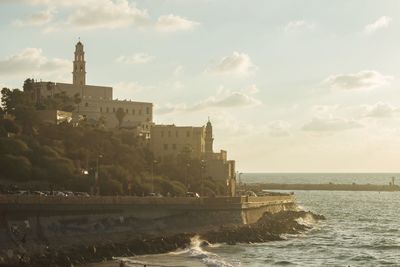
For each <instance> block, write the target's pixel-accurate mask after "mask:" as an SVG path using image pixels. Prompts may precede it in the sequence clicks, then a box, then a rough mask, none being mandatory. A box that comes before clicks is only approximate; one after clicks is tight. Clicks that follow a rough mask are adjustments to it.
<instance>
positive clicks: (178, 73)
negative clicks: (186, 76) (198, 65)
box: [172, 65, 185, 77]
mask: <svg viewBox="0 0 400 267" xmlns="http://www.w3.org/2000/svg"><path fill="white" fill-rule="evenodd" d="M184 71H185V68H184V67H183V66H182V65H177V66H175V67H174V70H173V71H172V75H174V76H175V77H179V76H181V75H182V74H183V73H184Z"/></svg>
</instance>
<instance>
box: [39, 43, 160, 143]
mask: <svg viewBox="0 0 400 267" xmlns="http://www.w3.org/2000/svg"><path fill="white" fill-rule="evenodd" d="M60 93H65V94H66V95H67V96H69V97H72V98H74V99H79V100H80V101H79V103H78V104H77V105H76V108H75V111H74V115H80V116H82V117H84V118H86V119H87V120H88V121H98V120H99V119H100V118H101V117H103V119H104V121H105V127H106V128H114V127H117V126H119V121H118V119H117V117H116V111H117V110H118V109H119V108H121V109H122V110H123V111H124V112H125V116H124V118H123V121H122V124H121V127H123V128H130V129H136V130H138V131H139V133H141V134H145V135H146V136H149V134H150V128H151V125H152V124H153V104H152V103H146V102H136V101H130V100H114V99H113V88H112V87H109V86H97V85H87V84H86V61H85V51H84V47H83V44H82V43H81V42H80V41H79V42H78V43H77V44H76V45H75V53H74V61H73V70H72V84H69V83H55V82H36V83H35V99H36V101H38V102H40V101H41V100H42V99H44V98H47V97H51V96H54V95H55V94H60ZM75 117H77V116H75Z"/></svg>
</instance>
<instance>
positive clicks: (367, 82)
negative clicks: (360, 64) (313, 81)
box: [323, 70, 393, 90]
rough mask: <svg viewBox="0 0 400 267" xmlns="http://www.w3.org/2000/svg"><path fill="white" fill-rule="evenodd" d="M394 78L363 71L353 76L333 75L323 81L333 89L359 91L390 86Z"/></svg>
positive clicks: (371, 71)
mask: <svg viewBox="0 0 400 267" xmlns="http://www.w3.org/2000/svg"><path fill="white" fill-rule="evenodd" d="M392 80H393V77H392V76H385V75H383V74H381V73H380V72H378V71H375V70H363V71H360V72H357V73H352V74H338V75H332V76H330V77H328V78H327V79H325V80H324V81H323V83H324V84H326V85H328V86H329V87H330V88H332V89H339V90H357V89H373V88H376V87H380V86H384V85H387V84H390V82H391V81H392Z"/></svg>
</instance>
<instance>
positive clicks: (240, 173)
mask: <svg viewBox="0 0 400 267" xmlns="http://www.w3.org/2000/svg"><path fill="white" fill-rule="evenodd" d="M242 174H243V173H242V172H239V188H240V187H241V186H242V178H241V177H242Z"/></svg>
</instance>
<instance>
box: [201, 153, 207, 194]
mask: <svg viewBox="0 0 400 267" xmlns="http://www.w3.org/2000/svg"><path fill="white" fill-rule="evenodd" d="M205 164H206V162H205V160H201V163H200V166H201V169H200V176H201V177H200V178H201V196H204V174H203V171H204V169H205V167H206V166H205Z"/></svg>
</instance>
